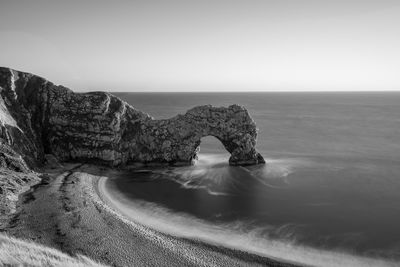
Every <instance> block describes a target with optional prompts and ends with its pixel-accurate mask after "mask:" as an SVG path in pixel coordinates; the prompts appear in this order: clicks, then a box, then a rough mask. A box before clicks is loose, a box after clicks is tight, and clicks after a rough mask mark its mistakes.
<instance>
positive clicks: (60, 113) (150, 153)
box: [0, 68, 264, 168]
mask: <svg viewBox="0 0 400 267" xmlns="http://www.w3.org/2000/svg"><path fill="white" fill-rule="evenodd" d="M0 95H1V97H0V121H1V125H0V140H1V143H2V147H4V149H2V150H1V151H0V153H2V155H1V156H2V157H0V158H4V157H6V156H4V154H5V152H4V151H9V152H7V153H6V154H9V155H12V156H13V159H15V160H14V161H7V160H3V163H2V164H3V165H4V164H5V165H7V164H14V165H15V164H16V165H18V166H21V167H20V168H24V166H25V165H24V163H21V162H20V161H21V159H23V161H24V162H26V164H27V165H28V166H30V167H34V166H37V165H40V164H41V163H42V162H43V161H44V155H45V154H53V155H54V156H56V157H57V158H58V159H59V160H61V161H81V162H97V163H101V164H107V165H111V166H129V165H132V164H133V165H137V164H140V165H159V164H161V165H163V164H165V165H190V164H194V162H195V161H196V159H197V154H198V151H199V145H200V139H201V138H202V137H204V136H214V137H216V138H217V139H219V140H220V141H221V143H222V144H223V145H224V147H225V148H226V150H227V151H228V152H229V153H231V157H230V159H229V163H230V164H231V165H253V164H260V163H264V159H263V157H262V156H261V155H260V153H258V152H257V151H256V148H255V147H256V138H257V128H256V124H255V122H254V121H253V119H252V118H251V117H250V115H249V113H248V111H247V110H246V109H245V108H244V107H241V106H238V105H231V106H229V107H213V106H210V105H206V106H198V107H195V108H192V109H190V110H189V111H187V112H186V114H184V115H177V116H175V117H173V118H170V119H164V120H155V119H153V118H152V117H151V116H149V115H148V114H146V113H144V112H141V111H139V110H137V109H135V108H134V107H132V106H131V105H129V104H128V103H126V102H124V101H122V100H121V99H119V98H118V97H116V96H114V95H112V94H109V93H105V92H91V93H74V92H73V91H72V90H70V89H68V88H66V87H63V86H58V85H54V84H53V83H51V82H49V81H47V80H46V79H43V78H41V77H38V76H35V75H33V74H29V73H25V72H20V71H16V70H12V69H9V68H0ZM6 158H7V157H6ZM7 162H8V163H7ZM10 162H11V163H10Z"/></svg>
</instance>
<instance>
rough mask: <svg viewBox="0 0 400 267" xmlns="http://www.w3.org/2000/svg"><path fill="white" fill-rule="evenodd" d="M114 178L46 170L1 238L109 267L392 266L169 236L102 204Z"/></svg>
mask: <svg viewBox="0 0 400 267" xmlns="http://www.w3.org/2000/svg"><path fill="white" fill-rule="evenodd" d="M48 171H49V170H48ZM118 173H119V171H118V170H115V169H111V168H107V167H101V166H95V165H86V164H67V163H66V164H65V166H64V167H62V168H56V169H54V168H53V169H51V170H50V173H47V174H48V175H49V177H50V178H49V181H47V182H46V183H41V184H40V185H39V186H37V187H35V188H32V190H29V191H28V192H26V193H24V194H23V195H22V196H21V197H20V200H19V208H18V212H17V213H16V215H15V216H14V217H13V218H12V223H11V224H10V225H9V227H8V228H7V229H5V230H4V232H5V233H6V234H9V235H11V236H14V237H17V238H23V239H29V240H32V241H35V242H37V243H40V244H42V245H46V246H49V247H53V248H56V249H59V250H61V251H62V252H64V253H68V254H70V255H77V254H80V255H83V256H86V257H89V258H91V259H93V260H96V261H99V262H101V263H103V264H109V265H112V266H144V265H146V266H149V265H150V266H165V265H169V266H280V267H286V266H290V267H292V266H314V265H315V266H344V265H346V264H347V265H349V264H350V265H351V266H396V262H391V261H390V260H389V259H387V260H388V261H382V260H379V259H360V258H358V257H355V256H354V257H353V256H351V255H346V254H341V253H334V252H332V253H330V254H325V253H321V255H318V254H316V253H318V252H323V251H318V250H314V251H309V250H301V249H300V252H301V253H303V254H301V256H302V258H298V259H299V260H296V259H297V258H296V257H295V256H292V255H291V254H293V253H294V252H295V251H293V250H291V249H292V248H286V250H285V252H284V253H281V254H280V255H283V256H285V255H288V258H289V259H288V260H284V259H282V260H279V259H278V257H271V256H266V255H260V254H258V253H257V252H253V251H251V250H250V251H246V250H244V249H240V248H235V247H228V246H225V245H224V244H217V243H216V242H211V241H210V242H208V240H202V239H201V238H198V237H196V236H191V237H185V236H183V237H180V236H179V235H177V236H175V235H173V234H168V231H163V230H160V229H162V228H157V227H155V228H154V227H151V226H148V225H147V224H145V223H142V222H140V220H136V218H135V217H133V218H132V217H131V218H129V217H127V216H126V215H125V214H123V212H121V211H120V208H119V207H118V205H115V204H112V202H110V199H108V200H107V198H106V197H105V194H104V192H105V191H104V189H105V188H104V183H105V181H106V180H107V179H110V178H109V177H114V175H117V174H118ZM102 187H103V188H102ZM102 190H103V191H102ZM138 218H140V219H143V218H142V217H141V216H138ZM171 223H172V224H173V220H171ZM193 227H194V229H195V226H193ZM155 229H157V230H155ZM264 251H269V250H264ZM278 255H279V254H278ZM315 257H317V258H319V260H317V261H315V260H314V258H315ZM301 259H303V260H301ZM323 260H325V261H323ZM293 262H304V263H301V264H299V263H293ZM318 262H319V264H318Z"/></svg>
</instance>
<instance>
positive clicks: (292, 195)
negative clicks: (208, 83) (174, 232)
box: [107, 93, 400, 260]
mask: <svg viewBox="0 0 400 267" xmlns="http://www.w3.org/2000/svg"><path fill="white" fill-rule="evenodd" d="M117 95H118V96H119V97H121V98H122V99H124V100H126V101H127V102H128V103H130V104H132V105H133V106H134V107H136V108H138V109H140V110H142V111H145V112H147V113H149V114H150V115H152V116H153V117H155V118H156V119H157V118H168V117H172V116H174V115H176V114H178V113H184V112H185V111H186V110H187V109H189V108H191V107H193V106H196V105H203V104H212V105H215V106H227V105H229V104H234V103H235V104H240V105H243V106H245V107H246V108H247V109H248V110H249V112H250V114H251V115H252V117H253V118H254V120H255V121H256V123H257V126H258V128H259V136H258V142H257V148H258V150H259V151H260V152H261V154H262V155H263V156H264V157H265V159H266V161H267V164H266V165H260V166H251V167H246V168H243V167H231V166H229V165H228V164H227V160H228V157H229V154H227V152H226V151H225V150H224V148H223V146H222V145H221V144H219V142H218V141H217V140H216V139H214V138H212V137H206V138H204V139H203V140H202V143H201V150H200V159H199V162H198V164H197V165H196V166H190V167H179V168H168V169H152V170H139V171H138V172H136V173H127V174H125V175H121V176H120V177H115V179H110V180H108V182H107V186H108V187H109V188H110V190H111V191H112V192H115V194H118V195H119V196H120V197H121V198H124V201H126V202H129V203H131V205H132V209H133V208H134V207H137V206H135V205H134V203H136V204H137V203H145V204H146V205H147V206H146V205H145V206H146V207H147V208H148V209H153V208H154V210H153V213H152V214H153V215H154V216H156V215H157V212H156V211H155V210H156V209H155V207H158V208H162V209H163V210H166V211H167V212H168V214H170V216H171V218H172V217H173V216H181V218H187V220H201V221H202V222H203V223H205V224H210V225H219V226H221V228H224V227H228V228H229V227H230V228H231V229H230V230H231V231H233V232H235V231H238V232H242V233H252V235H251V236H252V237H254V240H258V241H259V240H263V239H266V240H281V241H284V242H290V244H295V245H301V246H306V247H312V248H318V249H323V250H329V251H342V252H343V251H344V252H346V253H351V254H355V255H359V256H368V257H383V258H386V259H388V258H390V259H395V260H400V230H399V227H400V94H399V93H118V94H117ZM143 207H144V206H143ZM158 215H159V214H158ZM171 220H172V219H171ZM185 220H186V219H185ZM185 220H179V222H177V221H174V222H173V223H174V224H175V225H179V223H182V224H184V222H185ZM167 222H168V220H167ZM171 223H172V222H171ZM186 224H189V225H190V223H187V222H186ZM182 227H183V226H182ZM189 231H190V227H189ZM196 231H202V230H201V229H200V230H199V229H196ZM204 231H207V230H206V229H205V230H204ZM258 241H257V242H258ZM249 242H250V243H251V242H252V241H251V238H250V241H249ZM254 242H256V241H254Z"/></svg>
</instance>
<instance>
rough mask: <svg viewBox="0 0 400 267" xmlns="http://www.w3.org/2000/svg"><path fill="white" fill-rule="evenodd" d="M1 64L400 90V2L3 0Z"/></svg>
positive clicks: (70, 77) (164, 78) (195, 83)
mask: <svg viewBox="0 0 400 267" xmlns="http://www.w3.org/2000/svg"><path fill="white" fill-rule="evenodd" d="M0 65H1V66H6V67H12V68H15V69H19V70H23V71H27V72H32V73H35V74H38V75H41V76H43V77H45V78H48V79H49V80H51V81H53V82H55V83H56V84H63V85H65V86H67V87H70V88H72V89H74V90H77V91H78V90H82V91H88V90H107V91H163V90H164V91H202V90H205V91H210V90H211V91H223V90H227V91H243V90H262V91H281V90H350V91H354V90H400V1H399V0H391V1H388V0H375V1H371V0H358V1H357V0H332V1H325V0H275V1H272V0H262V1H252V0H242V1H235V0H210V1H208V0H198V1H195V0H181V1H177V0H171V1H169V0H159V1H152V0H143V1H134V0H132V1H111V0H110V1H103V0H92V1H84V0H81V1H73V0H69V1H61V0H60V1H58V0H49V1H42V0H35V1H33V0H27V1H19V0H1V2H0Z"/></svg>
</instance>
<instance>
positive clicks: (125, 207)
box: [112, 194, 398, 267]
mask: <svg viewBox="0 0 400 267" xmlns="http://www.w3.org/2000/svg"><path fill="white" fill-rule="evenodd" d="M113 195H114V196H115V194H113ZM116 199H117V198H115V199H113V200H112V202H114V203H115V205H117V206H118V207H119V209H120V210H121V211H122V212H123V214H125V215H126V216H127V217H129V218H131V219H132V220H134V221H136V222H139V223H142V224H144V225H147V226H149V227H151V228H153V229H156V230H159V231H161V232H164V233H168V234H171V235H174V236H178V237H184V238H189V239H194V240H202V241H205V242H208V243H211V244H219V245H223V246H225V247H229V248H233V249H238V250H242V251H248V252H251V253H255V254H258V255H262V256H266V257H271V258H275V259H285V260H287V261H292V262H297V263H301V264H306V265H311V266H332V267H333V266H335V267H336V266H398V263H396V262H394V261H390V260H389V259H385V260H384V259H376V258H367V257H359V256H355V255H351V254H349V253H346V252H336V251H326V250H319V249H315V248H309V247H305V246H301V245H298V244H296V242H295V241H296V240H295V229H296V228H298V227H301V225H291V224H286V225H283V226H281V227H279V228H276V227H272V226H265V227H263V228H260V227H258V228H252V229H250V230H249V226H251V225H252V224H251V222H243V221H235V222H232V223H225V224H211V223H208V222H206V221H203V220H201V219H198V218H196V217H194V216H190V215H188V214H185V213H177V212H172V211H170V210H169V209H167V208H165V207H162V206H160V205H156V204H154V203H150V202H145V201H140V200H135V201H130V200H127V199H124V198H123V197H122V196H118V200H117V201H116ZM277 232H280V234H281V235H283V236H284V237H285V238H284V239H283V240H276V239H273V238H271V237H270V234H269V233H277Z"/></svg>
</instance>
